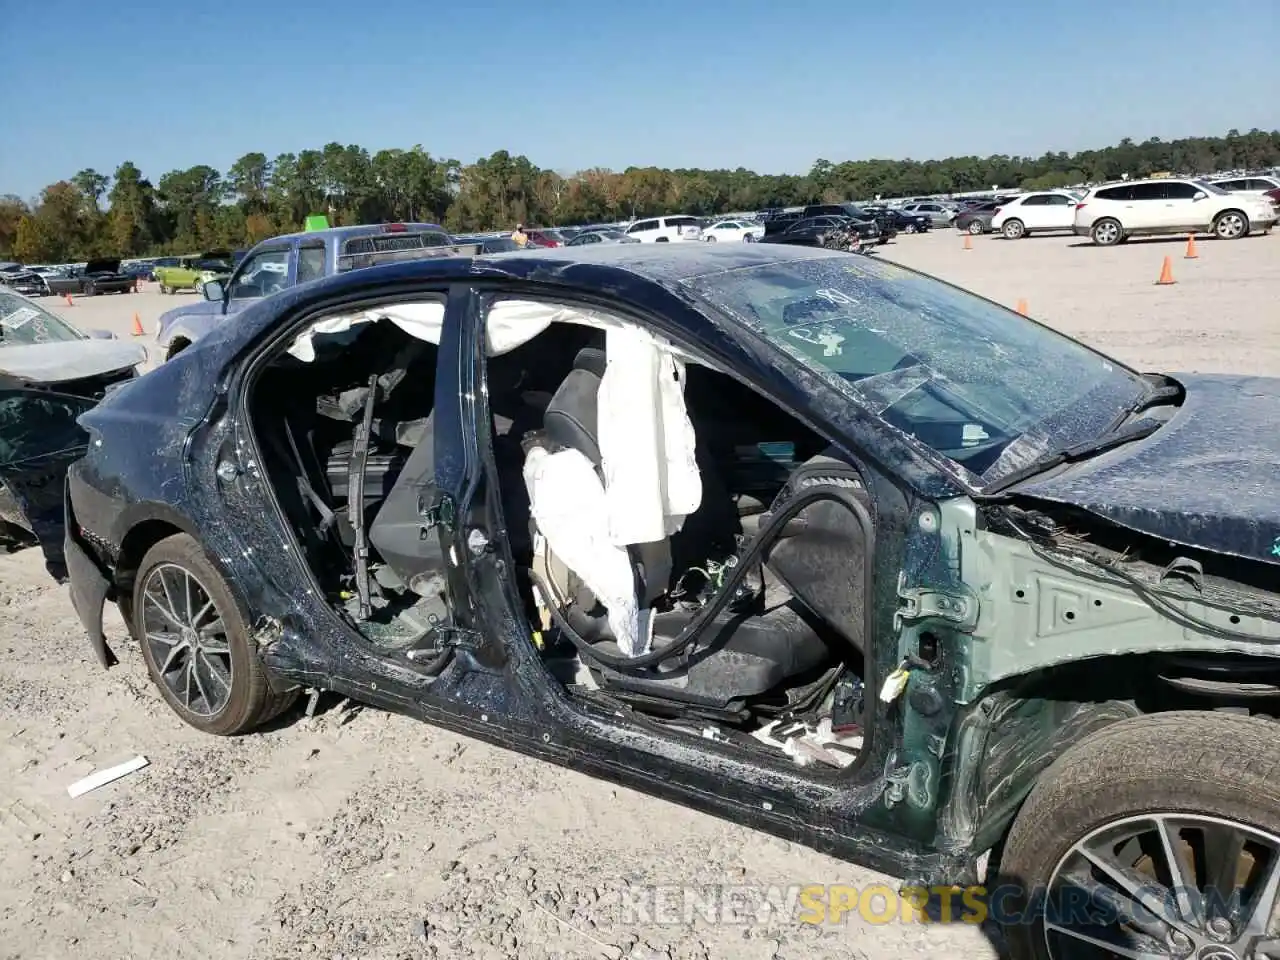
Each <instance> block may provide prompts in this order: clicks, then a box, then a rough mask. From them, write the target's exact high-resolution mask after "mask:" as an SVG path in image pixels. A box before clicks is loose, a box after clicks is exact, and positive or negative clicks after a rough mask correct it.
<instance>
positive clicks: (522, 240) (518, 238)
mask: <svg viewBox="0 0 1280 960" xmlns="http://www.w3.org/2000/svg"><path fill="white" fill-rule="evenodd" d="M511 240H512V242H514V243H515V245H516V246H517V247H524V246H528V243H529V235H528V234H527V233H525V232H524V224H523V223H517V224H516V228H515V229H514V230H512V231H511Z"/></svg>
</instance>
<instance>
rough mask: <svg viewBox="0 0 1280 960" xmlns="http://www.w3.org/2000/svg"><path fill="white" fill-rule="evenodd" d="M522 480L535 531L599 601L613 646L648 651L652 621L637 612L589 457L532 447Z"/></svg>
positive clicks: (632, 652) (630, 574)
mask: <svg viewBox="0 0 1280 960" xmlns="http://www.w3.org/2000/svg"><path fill="white" fill-rule="evenodd" d="M524 482H525V486H526V487H527V489H528V491H529V504H530V510H531V512H532V513H533V519H534V521H535V522H536V523H537V525H538V532H539V533H541V534H542V535H543V536H544V537H546V540H547V544H548V545H549V546H550V547H551V552H552V553H554V554H555V555H556V557H557V558H558V559H559V560H560V562H561V563H563V564H564V565H565V566H566V567H568V568H569V569H570V570H572V571H573V572H574V573H575V574H577V575H578V577H579V578H580V579H581V580H582V582H583V583H584V584H586V586H587V588H588V589H589V590H590V591H591V592H592V593H593V594H594V595H595V597H596V599H597V600H599V601H600V602H601V603H602V604H604V606H605V609H606V610H607V611H608V616H609V627H610V628H611V629H612V630H613V635H614V637H615V638H616V639H617V641H618V648H619V649H620V650H621V651H622V652H623V653H624V654H625V655H626V656H629V657H637V656H640V655H641V654H643V653H646V652H648V650H649V645H650V641H651V640H652V637H651V635H650V631H651V629H652V628H651V620H650V618H649V616H648V615H647V613H646V615H644V616H643V617H642V616H641V613H640V610H639V604H638V601H637V599H636V587H635V574H634V571H633V570H632V567H631V558H630V556H629V555H628V553H627V550H626V548H625V547H622V546H619V545H618V544H616V543H613V542H611V541H610V539H609V536H608V530H609V510H608V505H607V504H606V501H605V491H604V487H603V486H602V485H601V483H600V478H599V476H597V475H596V471H595V468H594V467H593V466H592V465H591V461H590V460H588V459H587V458H586V457H584V456H583V455H582V454H581V453H579V452H578V451H577V450H560V451H558V452H556V453H548V452H547V451H546V450H544V449H543V448H542V447H534V448H533V449H532V450H530V451H529V454H528V456H527V457H525V461H524ZM547 601H548V602H550V601H551V598H547Z"/></svg>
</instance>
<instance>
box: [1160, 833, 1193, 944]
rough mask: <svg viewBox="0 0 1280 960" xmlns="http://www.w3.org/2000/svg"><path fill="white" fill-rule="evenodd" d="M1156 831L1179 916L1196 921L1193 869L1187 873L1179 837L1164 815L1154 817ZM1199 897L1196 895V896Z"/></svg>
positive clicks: (1189, 920) (1190, 921)
mask: <svg viewBox="0 0 1280 960" xmlns="http://www.w3.org/2000/svg"><path fill="white" fill-rule="evenodd" d="M1155 824H1156V832H1157V833H1158V834H1159V835H1160V847H1161V849H1162V850H1163V851H1164V859H1165V866H1166V867H1167V868H1168V870H1169V883H1170V884H1171V885H1172V887H1173V894H1174V900H1175V902H1176V904H1177V907H1178V914H1179V916H1180V917H1181V918H1182V919H1183V920H1185V921H1187V922H1188V923H1192V922H1195V921H1196V909H1195V907H1196V905H1195V904H1194V903H1193V900H1192V895H1191V894H1192V891H1193V890H1195V889H1196V882H1195V873H1194V871H1192V872H1190V873H1188V871H1187V869H1186V864H1185V863H1183V861H1182V854H1181V852H1180V850H1179V843H1180V841H1181V838H1180V837H1179V836H1178V834H1177V832H1176V831H1175V830H1174V829H1173V826H1172V825H1171V824H1170V823H1169V821H1168V819H1167V818H1165V817H1156V818H1155ZM1196 899H1197V900H1198V899H1199V898H1198V897H1197V898H1196Z"/></svg>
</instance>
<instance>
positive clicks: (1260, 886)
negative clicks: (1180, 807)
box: [1044, 813, 1280, 960]
mask: <svg viewBox="0 0 1280 960" xmlns="http://www.w3.org/2000/svg"><path fill="white" fill-rule="evenodd" d="M1278 893H1280V837H1277V836H1275V835H1274V834H1271V833H1269V832H1267V831H1263V830H1259V829H1257V828H1255V827H1251V826H1247V825H1245V824H1242V823H1236V822H1232V821H1229V820H1224V819H1221V818H1218V817H1209V816H1200V815H1193V814H1181V813H1168V814H1161V813H1153V814H1147V815H1143V816H1137V817H1127V818H1124V819H1122V820H1117V821H1114V822H1112V823H1110V824H1107V825H1106V826H1104V827H1101V828H1099V829H1097V830H1095V831H1093V832H1092V833H1091V834H1089V835H1088V836H1087V837H1085V838H1084V839H1083V840H1081V841H1080V842H1078V843H1076V844H1075V845H1074V846H1073V847H1072V848H1071V849H1070V850H1069V851H1068V852H1067V854H1066V856H1064V857H1063V858H1062V859H1061V860H1060V861H1059V863H1058V865H1057V867H1056V868H1055V869H1054V871H1053V874H1052V876H1051V878H1050V881H1049V888H1048V891H1047V898H1046V901H1045V918H1044V935H1045V947H1046V949H1047V952H1048V954H1049V956H1051V957H1053V958H1054V960H1115V958H1126V960H1264V958H1266V960H1277V958H1280V936H1276V932H1275V920H1276V917H1275V914H1276V905H1277V899H1278V896H1277V894H1278Z"/></svg>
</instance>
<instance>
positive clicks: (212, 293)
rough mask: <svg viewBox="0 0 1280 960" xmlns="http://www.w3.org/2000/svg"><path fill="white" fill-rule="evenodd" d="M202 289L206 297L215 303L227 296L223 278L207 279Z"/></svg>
mask: <svg viewBox="0 0 1280 960" xmlns="http://www.w3.org/2000/svg"><path fill="white" fill-rule="evenodd" d="M201 289H202V291H203V293H204V298H205V299H206V300H209V301H211V302H214V303H217V302H220V301H222V300H225V299H226V297H227V292H226V290H224V289H223V288H222V281H221V280H206V281H205V282H204V287H202V288H201Z"/></svg>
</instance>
